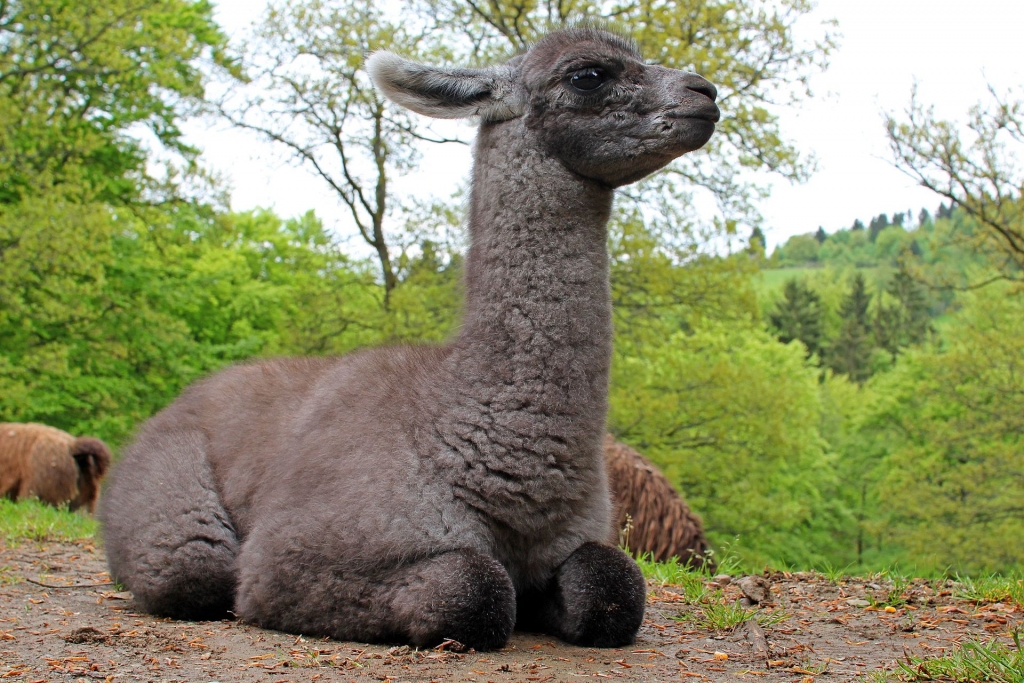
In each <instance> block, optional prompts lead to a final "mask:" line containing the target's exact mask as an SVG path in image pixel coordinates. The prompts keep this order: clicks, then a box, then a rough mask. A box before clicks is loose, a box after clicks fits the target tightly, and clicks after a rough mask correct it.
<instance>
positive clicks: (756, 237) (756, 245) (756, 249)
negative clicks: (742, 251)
mask: <svg viewBox="0 0 1024 683" xmlns="http://www.w3.org/2000/svg"><path fill="white" fill-rule="evenodd" d="M766 244H767V242H766V241H765V238H764V231H763V230H761V228H759V227H758V226H756V225H755V226H754V229H753V230H751V231H750V239H749V240H748V245H747V249H748V250H749V251H750V252H752V253H755V254H762V255H763V254H764V248H765V245H766Z"/></svg>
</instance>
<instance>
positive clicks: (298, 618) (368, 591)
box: [236, 538, 516, 650]
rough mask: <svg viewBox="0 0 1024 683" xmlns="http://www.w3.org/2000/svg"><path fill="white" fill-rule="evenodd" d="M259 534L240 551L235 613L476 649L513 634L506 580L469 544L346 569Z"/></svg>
mask: <svg viewBox="0 0 1024 683" xmlns="http://www.w3.org/2000/svg"><path fill="white" fill-rule="evenodd" d="M260 540H261V539H259V538H252V539H250V543H247V544H246V547H245V548H243V553H242V556H241V558H240V562H239V564H240V565H241V581H240V585H239V589H238V599H237V603H236V612H237V613H238V615H239V616H240V617H241V618H242V619H244V620H246V621H249V622H251V623H254V624H256V625H259V626H262V627H265V628H272V629H277V630H281V631H289V632H292V633H306V634H311V635H326V636H330V637H332V638H334V639H336V640H360V641H365V642H406V643H409V644H411V645H415V646H417V647H426V646H433V645H437V644H438V643H441V642H443V641H445V640H454V641H458V642H460V643H462V644H463V645H465V646H466V647H472V648H476V649H477V650H491V649H495V648H499V647H501V646H502V645H504V644H505V643H506V641H508V638H509V636H510V635H511V634H512V628H513V626H514V625H515V619H516V599H515V588H514V587H513V585H512V579H511V578H510V577H509V575H508V573H507V572H506V571H505V568H504V567H502V566H501V565H500V564H499V563H498V562H497V561H496V560H495V559H494V558H491V557H488V556H487V555H484V554H482V553H480V552H477V551H475V550H469V549H464V550H452V551H449V552H445V553H441V554H439V555H434V556H431V557H427V558H423V559H420V560H414V561H409V562H405V563H403V564H400V565H398V566H392V567H390V568H389V567H373V568H372V569H371V570H370V571H362V570H358V571H353V570H348V571H346V569H345V568H344V567H343V566H340V565H338V564H336V563H334V562H332V561H331V554H330V552H329V551H328V553H327V554H325V553H324V552H323V550H322V549H319V548H316V549H313V548H301V547H296V544H295V543H294V542H292V543H290V544H289V546H290V547H288V546H286V547H279V548H277V549H276V551H271V552H268V551H267V548H266V547H264V548H258V547H254V544H253V543H252V541H257V543H258V542H259V541H260ZM278 540H283V539H280V538H279V539H278ZM310 551H312V552H310ZM364 569H365V568H364Z"/></svg>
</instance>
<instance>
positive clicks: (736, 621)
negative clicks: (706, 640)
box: [671, 591, 789, 631]
mask: <svg viewBox="0 0 1024 683" xmlns="http://www.w3.org/2000/svg"><path fill="white" fill-rule="evenodd" d="M671 618H672V619H674V620H675V621H689V622H691V623H692V624H694V625H695V626H697V627H698V628H704V629H708V630H711V631H731V630H732V629H734V628H736V627H737V626H739V625H740V624H742V623H743V622H745V621H748V620H750V619H753V620H754V621H756V622H757V623H758V624H760V625H761V626H773V625H775V624H779V623H782V622H783V621H785V620H786V619H789V615H788V614H786V613H785V612H783V611H782V610H773V611H771V612H762V611H761V610H759V609H756V608H750V609H748V608H746V607H743V606H742V605H741V604H740V603H739V602H738V601H737V602H732V603H729V602H726V601H725V600H723V599H722V592H721V591H715V592H714V593H712V594H709V595H707V596H706V597H705V598H704V600H703V604H702V605H701V607H700V609H699V610H698V611H697V612H694V613H689V614H680V615H679V616H677V617H671Z"/></svg>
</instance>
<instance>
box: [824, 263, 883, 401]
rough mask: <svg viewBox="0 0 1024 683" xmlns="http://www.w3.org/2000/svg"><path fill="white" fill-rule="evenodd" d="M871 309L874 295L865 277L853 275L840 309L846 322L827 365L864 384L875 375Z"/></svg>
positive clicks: (829, 355)
mask: <svg viewBox="0 0 1024 683" xmlns="http://www.w3.org/2000/svg"><path fill="white" fill-rule="evenodd" d="M870 306H871V295H870V294H868V292H867V285H866V283H865V282H864V276H863V275H861V274H860V273H859V272H858V273H856V274H855V275H854V276H853V280H852V282H851V283H850V290H849V293H848V294H847V296H846V298H845V299H843V303H842V305H841V306H840V316H841V318H842V321H843V322H842V326H841V327H840V329H839V336H838V337H837V338H836V339H835V340H834V341H833V342H832V344H831V346H830V347H829V349H828V353H827V354H826V361H827V364H828V366H829V367H830V368H832V370H834V371H835V372H839V373H843V374H845V375H849V377H850V379H851V380H853V381H855V382H857V383H860V384H863V383H864V382H865V381H867V379H868V377H870V376H871V354H872V352H873V351H874V343H873V341H874V340H873V335H872V334H871V321H870V319H869V317H868V309H869V308H870Z"/></svg>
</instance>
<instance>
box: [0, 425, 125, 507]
mask: <svg viewBox="0 0 1024 683" xmlns="http://www.w3.org/2000/svg"><path fill="white" fill-rule="evenodd" d="M108 467H110V449H109V448H107V445H106V444H105V443H103V442H102V441H100V440H99V439H94V438H92V437H89V436H83V437H79V438H77V439H76V438H75V437H73V436H71V435H70V434H68V433H67V432H64V431H61V430H59V429H56V428H55V427H47V426H46V425H41V424H34V423H27V424H19V423H15V422H3V423H0V495H2V496H7V497H8V498H11V499H12V500H21V499H23V498H38V499H39V500H41V501H43V502H44V503H49V504H50V505H63V504H65V503H67V504H68V506H69V507H70V508H71V509H72V510H75V509H77V508H80V507H84V508H85V509H86V510H88V511H89V512H92V511H93V509H94V508H95V507H96V497H97V496H98V495H99V492H100V480H101V479H102V478H103V475H104V474H106V472H107V468H108Z"/></svg>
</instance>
